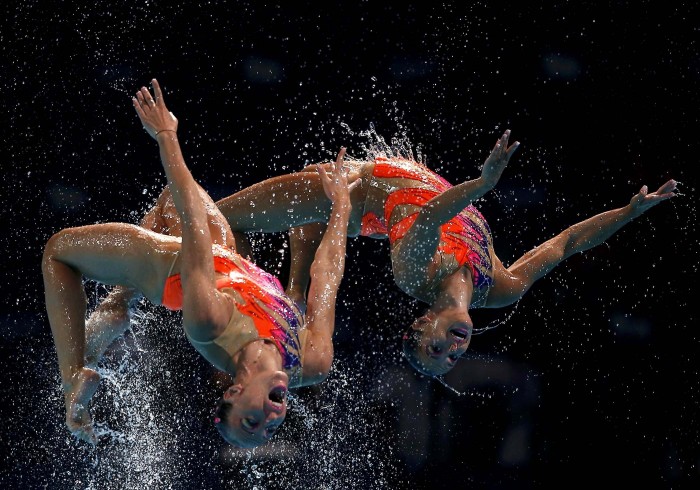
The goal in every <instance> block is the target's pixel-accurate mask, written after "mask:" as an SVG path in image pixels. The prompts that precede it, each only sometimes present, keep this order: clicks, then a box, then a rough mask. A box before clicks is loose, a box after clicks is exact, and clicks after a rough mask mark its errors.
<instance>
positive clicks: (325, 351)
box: [303, 148, 359, 385]
mask: <svg viewBox="0 0 700 490" xmlns="http://www.w3.org/2000/svg"><path fill="white" fill-rule="evenodd" d="M344 155H345V148H341V150H340V152H339V153H338V158H337V159H336V161H335V163H334V164H333V165H332V167H331V173H330V175H329V174H327V173H326V171H325V169H324V168H323V167H322V166H321V165H319V166H318V167H317V168H318V173H319V175H320V176H321V181H322V182H323V188H324V190H325V192H326V195H327V196H328V198H329V199H330V200H331V201H332V203H333V204H332V207H331V213H330V217H329V218H328V226H327V227H326V231H325V233H324V234H323V238H322V239H321V243H320V245H319V247H318V249H317V250H316V255H315V256H314V261H313V263H312V264H311V269H310V272H311V284H310V286H309V295H308V303H307V309H306V328H307V329H308V331H309V333H308V337H307V340H306V345H305V346H304V348H305V358H304V359H305V360H304V374H303V378H304V380H303V384H305V385H309V384H315V383H319V382H320V381H322V380H324V379H325V378H326V376H327V375H328V372H329V371H330V368H331V364H332V363H333V332H334V330H335V302H336V298H337V294H338V287H339V286H340V281H341V279H342V277H343V272H344V270H345V247H346V243H347V228H348V220H349V218H350V211H351V208H352V206H351V204H350V190H352V188H354V186H355V185H357V183H359V180H357V181H355V182H353V183H352V184H351V185H348V180H347V171H346V170H344V169H343V156H344Z"/></svg>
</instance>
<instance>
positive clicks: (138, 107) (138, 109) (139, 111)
mask: <svg viewBox="0 0 700 490" xmlns="http://www.w3.org/2000/svg"><path fill="white" fill-rule="evenodd" d="M131 103H132V104H133V105H134V109H136V113H137V114H138V115H139V117H143V116H144V115H145V114H144V112H143V108H142V107H141V103H140V102H139V101H138V99H137V98H136V97H132V98H131Z"/></svg>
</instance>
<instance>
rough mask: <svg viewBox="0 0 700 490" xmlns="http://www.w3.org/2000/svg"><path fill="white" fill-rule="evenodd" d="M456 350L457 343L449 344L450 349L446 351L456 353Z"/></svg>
mask: <svg viewBox="0 0 700 490" xmlns="http://www.w3.org/2000/svg"><path fill="white" fill-rule="evenodd" d="M458 348H459V346H458V345H457V343H456V342H455V343H453V344H451V345H450V348H449V349H447V350H448V352H454V351H456V350H457V349H458Z"/></svg>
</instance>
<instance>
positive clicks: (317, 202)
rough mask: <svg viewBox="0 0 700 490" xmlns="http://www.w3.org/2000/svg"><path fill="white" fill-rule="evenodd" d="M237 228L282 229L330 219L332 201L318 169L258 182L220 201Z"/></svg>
mask: <svg viewBox="0 0 700 490" xmlns="http://www.w3.org/2000/svg"><path fill="white" fill-rule="evenodd" d="M216 205H217V206H218V208H219V210H220V211H221V213H222V214H223V215H224V217H225V218H226V220H227V221H228V223H229V224H230V225H231V228H232V229H233V230H236V231H244V232H246V231H261V232H279V231H286V230H288V229H289V228H292V227H294V226H299V225H303V224H306V223H313V222H317V221H323V222H327V221H328V214H329V213H330V210H331V201H330V199H328V198H327V197H326V194H325V192H324V191H323V185H322V184H321V179H320V178H319V176H318V174H317V173H314V172H296V173H292V174H287V175H281V176H279V177H273V178H271V179H267V180H264V181H262V182H258V183H257V184H253V185H252V186H250V187H246V188H245V189H242V190H240V191H238V192H236V193H235V194H233V195H231V196H229V197H226V198H224V199H221V200H219V201H217V202H216Z"/></svg>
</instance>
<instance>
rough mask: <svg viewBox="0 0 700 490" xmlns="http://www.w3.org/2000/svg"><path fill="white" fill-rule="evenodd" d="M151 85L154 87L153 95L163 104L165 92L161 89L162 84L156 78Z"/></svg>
mask: <svg viewBox="0 0 700 490" xmlns="http://www.w3.org/2000/svg"><path fill="white" fill-rule="evenodd" d="M151 85H153V93H154V94H155V96H156V102H158V101H161V103H162V102H163V91H162V90H161V89H160V84H159V83H158V80H156V79H155V78H154V79H153V80H151Z"/></svg>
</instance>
